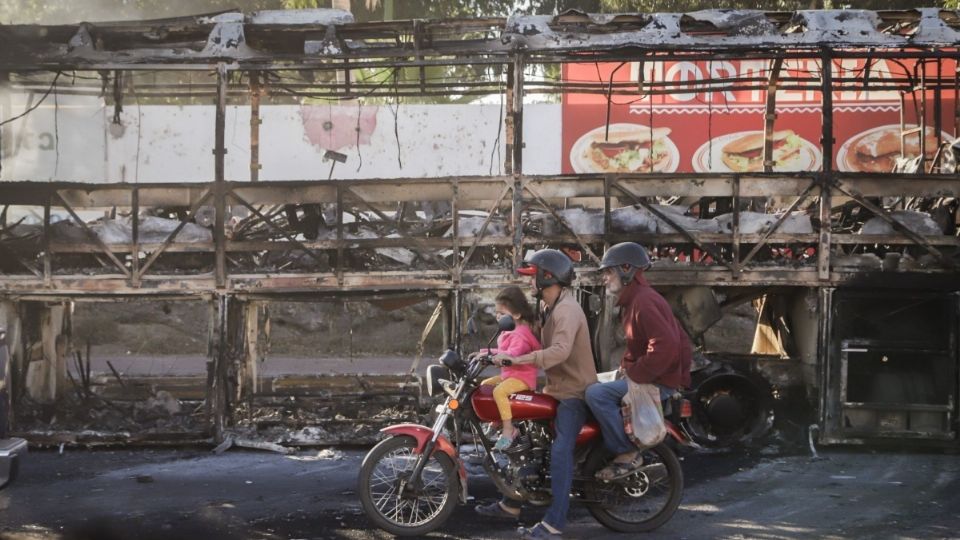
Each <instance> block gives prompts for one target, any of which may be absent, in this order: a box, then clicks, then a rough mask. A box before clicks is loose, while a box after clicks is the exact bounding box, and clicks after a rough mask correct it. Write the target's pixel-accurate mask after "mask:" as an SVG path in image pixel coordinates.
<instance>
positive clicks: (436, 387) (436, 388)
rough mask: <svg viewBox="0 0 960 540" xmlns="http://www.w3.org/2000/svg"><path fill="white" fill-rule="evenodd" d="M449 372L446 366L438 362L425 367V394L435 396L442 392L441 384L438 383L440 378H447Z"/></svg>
mask: <svg viewBox="0 0 960 540" xmlns="http://www.w3.org/2000/svg"><path fill="white" fill-rule="evenodd" d="M449 378H450V372H449V371H448V370H447V368H446V367H444V366H441V365H439V364H434V365H432V366H430V367H428V368H427V395H428V396H431V397H433V396H435V395H437V394H439V393H441V392H443V385H442V384H440V379H449Z"/></svg>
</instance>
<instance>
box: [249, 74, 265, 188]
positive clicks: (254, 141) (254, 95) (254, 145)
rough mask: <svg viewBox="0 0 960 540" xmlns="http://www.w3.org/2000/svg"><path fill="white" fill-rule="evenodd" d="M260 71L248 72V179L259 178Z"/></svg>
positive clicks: (255, 180)
mask: <svg viewBox="0 0 960 540" xmlns="http://www.w3.org/2000/svg"><path fill="white" fill-rule="evenodd" d="M262 94H263V92H262V89H261V87H260V72H259V71H251V72H250V181H251V182H257V181H259V180H260V124H262V123H263V120H262V119H261V118H260V96H261V95H262Z"/></svg>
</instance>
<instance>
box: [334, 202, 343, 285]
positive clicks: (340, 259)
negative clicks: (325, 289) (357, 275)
mask: <svg viewBox="0 0 960 540" xmlns="http://www.w3.org/2000/svg"><path fill="white" fill-rule="evenodd" d="M343 212H344V208H343V188H342V187H341V186H340V185H339V184H338V185H337V270H336V272H337V284H338V285H340V286H341V287H343V269H344V268H343V267H344V265H343V248H344V245H343Z"/></svg>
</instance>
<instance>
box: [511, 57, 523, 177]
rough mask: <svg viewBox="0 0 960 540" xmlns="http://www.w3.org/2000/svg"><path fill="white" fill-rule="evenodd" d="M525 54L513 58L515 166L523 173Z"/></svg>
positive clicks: (518, 172)
mask: <svg viewBox="0 0 960 540" xmlns="http://www.w3.org/2000/svg"><path fill="white" fill-rule="evenodd" d="M523 65H524V62H523V56H522V55H519V54H518V55H516V56H514V58H513V156H512V159H513V168H512V170H511V174H523Z"/></svg>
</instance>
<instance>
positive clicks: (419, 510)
mask: <svg viewBox="0 0 960 540" xmlns="http://www.w3.org/2000/svg"><path fill="white" fill-rule="evenodd" d="M418 458H419V455H418V454H416V453H415V451H414V441H413V439H411V438H408V437H394V438H391V439H387V440H385V441H383V442H381V443H380V444H379V445H377V446H376V447H375V448H374V449H373V450H371V451H370V454H368V456H367V459H366V460H365V461H364V464H363V466H362V467H361V471H360V490H361V502H362V503H363V506H364V510H365V511H366V513H367V515H368V516H369V517H371V518H372V519H373V520H374V521H375V522H376V523H377V525H378V526H379V527H380V528H382V529H384V530H387V531H389V532H392V533H393V534H397V535H420V534H424V533H425V532H429V531H430V530H433V529H435V528H436V527H438V526H440V525H441V524H442V523H443V522H444V521H445V520H446V519H447V517H449V514H450V513H451V512H452V511H453V507H454V505H455V504H456V497H457V490H456V488H457V487H458V485H459V484H458V479H457V478H456V476H455V475H456V471H455V468H454V466H453V463H452V462H451V461H450V460H449V459H448V458H447V456H446V454H441V453H435V454H434V455H433V456H431V458H430V460H429V461H427V463H426V465H425V466H424V468H423V471H422V473H421V475H420V480H421V485H420V486H416V487H414V488H413V490H412V492H411V491H410V490H409V489H408V490H404V489H403V486H404V485H406V483H407V482H408V481H409V480H410V475H411V473H412V471H413V469H414V467H415V466H416V463H417V459H418Z"/></svg>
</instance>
